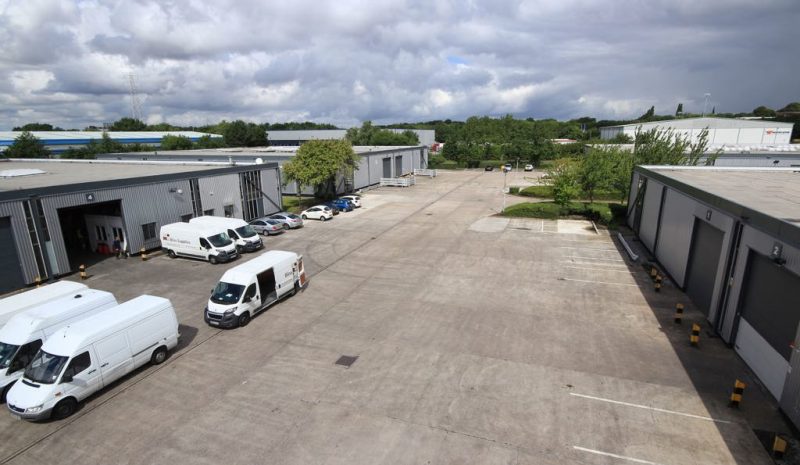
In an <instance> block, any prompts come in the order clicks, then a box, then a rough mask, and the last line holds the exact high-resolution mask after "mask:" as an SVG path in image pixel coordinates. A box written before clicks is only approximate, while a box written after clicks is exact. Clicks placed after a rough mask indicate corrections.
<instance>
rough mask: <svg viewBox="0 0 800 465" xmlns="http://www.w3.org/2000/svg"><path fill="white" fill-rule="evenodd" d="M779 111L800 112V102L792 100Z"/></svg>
mask: <svg viewBox="0 0 800 465" xmlns="http://www.w3.org/2000/svg"><path fill="white" fill-rule="evenodd" d="M778 111H780V112H781V113H793V112H800V102H792V103H790V104H788V105H786V106H785V107H783V108H781V109H780V110H778Z"/></svg>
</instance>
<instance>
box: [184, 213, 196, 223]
mask: <svg viewBox="0 0 800 465" xmlns="http://www.w3.org/2000/svg"><path fill="white" fill-rule="evenodd" d="M192 218H194V215H193V214H191V213H187V214H185V215H181V221H183V222H184V223H188V222H189V220H191V219H192Z"/></svg>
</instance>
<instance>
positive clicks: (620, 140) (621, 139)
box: [608, 132, 633, 144]
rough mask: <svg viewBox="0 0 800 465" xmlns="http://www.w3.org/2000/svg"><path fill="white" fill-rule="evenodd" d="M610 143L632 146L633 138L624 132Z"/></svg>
mask: <svg viewBox="0 0 800 465" xmlns="http://www.w3.org/2000/svg"><path fill="white" fill-rule="evenodd" d="M608 142H609V143H610V144H632V143H633V138H632V137H631V136H629V135H627V134H625V133H624V132H620V133H619V134H617V135H616V136H614V137H612V138H611V139H610V140H609V141H608Z"/></svg>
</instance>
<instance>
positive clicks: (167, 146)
mask: <svg viewBox="0 0 800 465" xmlns="http://www.w3.org/2000/svg"><path fill="white" fill-rule="evenodd" d="M192 146H193V144H192V141H191V140H190V139H189V138H188V137H186V136H173V135H169V134H167V135H166V136H164V137H162V138H161V150H189V149H191V148H192Z"/></svg>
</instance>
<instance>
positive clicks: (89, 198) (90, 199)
mask: <svg viewBox="0 0 800 465" xmlns="http://www.w3.org/2000/svg"><path fill="white" fill-rule="evenodd" d="M95 199H96V197H95V196H94V193H89V194H86V201H87V202H94V201H95Z"/></svg>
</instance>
